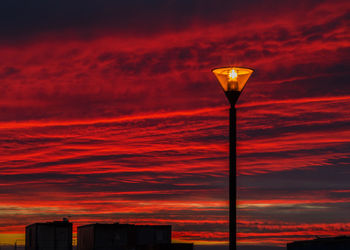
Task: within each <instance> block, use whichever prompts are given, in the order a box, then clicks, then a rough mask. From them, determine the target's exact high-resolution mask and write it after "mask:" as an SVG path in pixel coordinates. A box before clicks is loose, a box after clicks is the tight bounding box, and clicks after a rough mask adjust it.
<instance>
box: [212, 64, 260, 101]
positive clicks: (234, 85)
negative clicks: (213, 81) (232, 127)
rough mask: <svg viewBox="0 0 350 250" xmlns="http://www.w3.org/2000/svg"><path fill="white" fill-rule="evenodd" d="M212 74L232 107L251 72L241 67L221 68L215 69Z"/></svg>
mask: <svg viewBox="0 0 350 250" xmlns="http://www.w3.org/2000/svg"><path fill="white" fill-rule="evenodd" d="M212 72H213V73H214V75H215V76H216V78H217V79H218V81H219V83H220V85H221V87H222V88H223V90H224V91H225V94H226V96H227V98H228V99H229V101H230V103H231V105H234V104H235V103H236V102H237V100H238V97H239V95H240V93H241V92H242V90H243V88H244V86H245V84H246V83H247V81H248V79H249V77H250V75H251V74H252V73H253V70H252V69H249V68H242V67H223V68H215V69H213V70H212Z"/></svg>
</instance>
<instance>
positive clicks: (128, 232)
mask: <svg viewBox="0 0 350 250" xmlns="http://www.w3.org/2000/svg"><path fill="white" fill-rule="evenodd" d="M102 249H103V250H192V249H193V244H171V226H169V225H161V226H158V225H157V226H151V225H132V224H119V223H115V224H90V225H84V226H80V227H78V250H102Z"/></svg>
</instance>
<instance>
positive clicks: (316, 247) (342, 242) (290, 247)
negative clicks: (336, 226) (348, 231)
mask: <svg viewBox="0 0 350 250" xmlns="http://www.w3.org/2000/svg"><path fill="white" fill-rule="evenodd" d="M349 249H350V237H346V236H340V237H334V238H318V239H314V240H304V241H295V242H292V243H288V244H287V250H349Z"/></svg>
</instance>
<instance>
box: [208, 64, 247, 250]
mask: <svg viewBox="0 0 350 250" xmlns="http://www.w3.org/2000/svg"><path fill="white" fill-rule="evenodd" d="M212 72H213V73H214V75H215V76H216V78H217V79H218V81H219V82H220V85H221V87H222V88H223V90H224V92H225V94H226V96H227V99H228V100H229V101H230V104H231V108H230V177H229V199H230V205H229V223H230V226H229V230H230V236H229V240H230V250H235V249H236V233H237V221H236V205H237V190H236V189H237V182H236V108H235V104H236V102H237V100H238V97H239V95H240V94H241V92H242V90H243V88H244V86H245V84H246V83H247V81H248V79H249V77H250V75H251V74H252V73H253V70H252V69H248V68H241V67H224V68H216V69H213V70H212Z"/></svg>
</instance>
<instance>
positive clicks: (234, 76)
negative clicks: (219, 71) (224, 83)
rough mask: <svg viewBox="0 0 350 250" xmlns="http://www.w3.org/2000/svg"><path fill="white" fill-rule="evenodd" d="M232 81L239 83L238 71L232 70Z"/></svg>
mask: <svg viewBox="0 0 350 250" xmlns="http://www.w3.org/2000/svg"><path fill="white" fill-rule="evenodd" d="M228 76H229V78H230V81H237V71H236V70H234V69H232V70H231V71H230V73H229V75H228Z"/></svg>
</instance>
